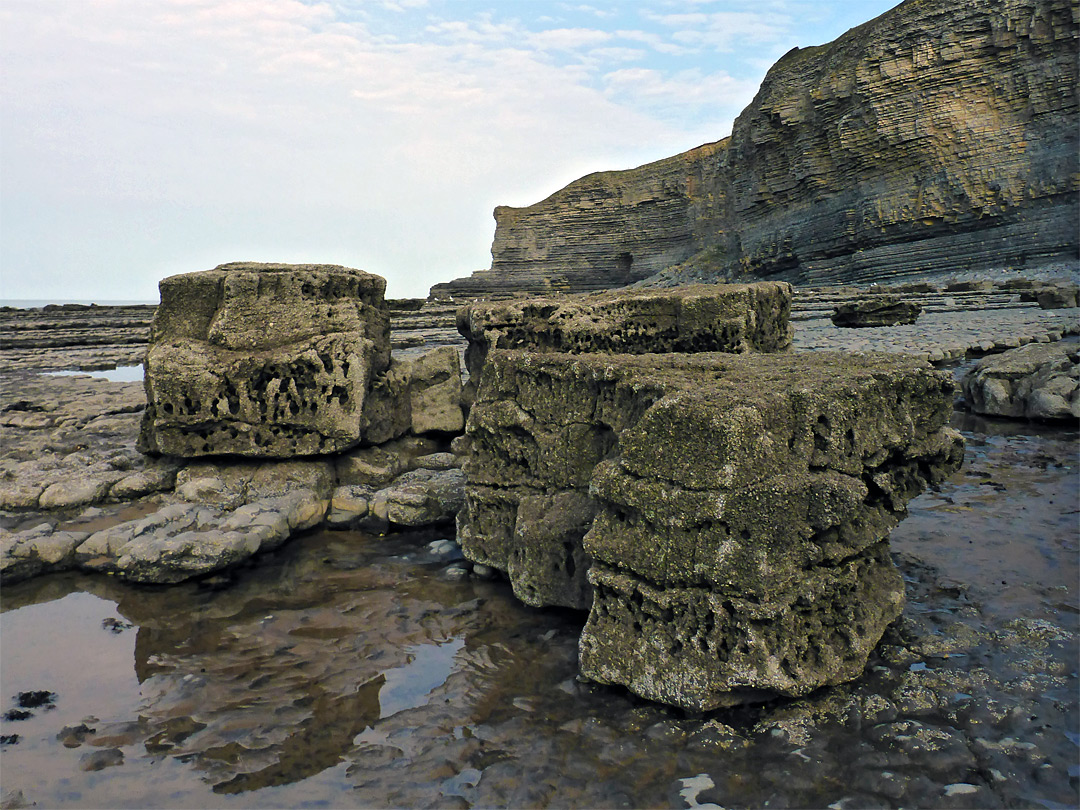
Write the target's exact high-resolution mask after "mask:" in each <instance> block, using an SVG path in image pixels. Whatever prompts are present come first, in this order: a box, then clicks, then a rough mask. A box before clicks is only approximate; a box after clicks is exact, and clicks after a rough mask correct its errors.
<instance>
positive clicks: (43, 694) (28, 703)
mask: <svg viewBox="0 0 1080 810" xmlns="http://www.w3.org/2000/svg"><path fill="white" fill-rule="evenodd" d="M15 700H16V701H17V702H18V704H19V706H20V707H21V708H23V709H40V708H42V707H44V708H47V709H51V708H53V706H54V704H55V703H56V692H49V691H48V690H46V689H37V690H32V691H30V692H19V694H18V695H16V696H15Z"/></svg>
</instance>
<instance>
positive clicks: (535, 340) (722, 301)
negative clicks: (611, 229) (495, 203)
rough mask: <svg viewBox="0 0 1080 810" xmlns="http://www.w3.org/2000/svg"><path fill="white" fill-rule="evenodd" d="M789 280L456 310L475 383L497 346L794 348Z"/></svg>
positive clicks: (625, 350)
mask: <svg viewBox="0 0 1080 810" xmlns="http://www.w3.org/2000/svg"><path fill="white" fill-rule="evenodd" d="M791 295H792V291H791V285H790V284H786V283H784V282H760V283H757V284H727V285H697V286H691V287H683V288H678V289H670V290H619V291H617V292H603V293H595V294H592V295H576V296H565V297H557V298H520V299H515V300H512V301H506V302H501V303H481V302H477V303H472V304H468V305H466V306H463V307H462V308H461V309H459V310H458V316H457V325H458V331H459V332H460V333H461V334H462V335H463V336H465V338H466V339H467V340H468V341H469V347H468V349H466V352H465V365H466V367H467V369H468V371H469V375H470V380H471V383H472V387H473V388H475V381H476V380H478V379H479V378H480V372H481V369H482V368H483V365H484V360H485V358H486V357H487V355H488V353H489V352H490V351H491V350H492V349H528V350H530V351H534V352H567V353H571V354H580V353H584V352H611V353H621V354H644V353H647V352H744V351H761V352H775V351H780V350H782V349H786V348H787V347H788V346H790V345H791V337H792V328H791V325H790V323H789V318H790V315H791Z"/></svg>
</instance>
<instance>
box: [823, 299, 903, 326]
mask: <svg viewBox="0 0 1080 810" xmlns="http://www.w3.org/2000/svg"><path fill="white" fill-rule="evenodd" d="M920 314H922V307H921V306H920V305H919V304H918V303H917V302H915V301H906V300H904V299H903V298H901V297H900V296H898V295H869V296H866V297H865V298H859V299H857V300H855V301H848V302H846V303H843V304H840V305H839V306H838V307H837V308H836V309H835V310H834V311H833V314H832V322H833V325H834V326H846V327H853V328H859V327H868V326H897V325H899V324H906V323H915V321H917V320H918V319H919V315H920Z"/></svg>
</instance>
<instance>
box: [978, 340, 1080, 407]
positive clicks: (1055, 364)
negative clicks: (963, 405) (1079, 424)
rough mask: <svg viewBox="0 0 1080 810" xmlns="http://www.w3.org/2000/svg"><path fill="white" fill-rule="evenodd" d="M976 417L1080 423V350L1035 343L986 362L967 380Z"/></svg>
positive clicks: (1079, 348)
mask: <svg viewBox="0 0 1080 810" xmlns="http://www.w3.org/2000/svg"><path fill="white" fill-rule="evenodd" d="M962 384H963V390H964V399H965V401H966V402H967V404H968V406H969V407H970V408H971V409H972V410H973V411H975V412H976V413H981V414H986V415H988V416H1008V417H1014V418H1026V419H1040V420H1047V421H1055V420H1075V419H1080V346H1078V345H1077V344H1060V343H1058V344H1046V343H1030V344H1028V345H1027V346H1023V347H1021V348H1018V349H1013V350H1012V351H1008V352H1005V353H1004V354H1001V355H997V356H992V357H984V358H983V359H982V360H980V361H979V362H978V363H977V364H976V365H975V367H974V368H972V369H971V370H970V371H969V372H968V373H967V374H966V375H965V376H964V379H963V383H962Z"/></svg>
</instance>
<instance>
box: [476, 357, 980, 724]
mask: <svg viewBox="0 0 1080 810" xmlns="http://www.w3.org/2000/svg"><path fill="white" fill-rule="evenodd" d="M952 388H953V385H952V382H951V380H950V379H949V378H948V377H947V375H944V374H941V373H939V372H935V371H933V370H932V369H931V368H930V367H929V366H927V365H926V364H923V363H920V362H918V361H915V360H904V359H900V358H896V357H894V356H886V355H858V354H844V355H834V354H825V353H818V354H814V355H755V354H747V355H725V354H712V353H702V354H696V355H685V354H676V355H642V356H627V355H619V356H605V355H582V356H576V357H575V356H568V355H557V354H543V355H538V354H531V353H526V352H513V351H510V352H508V351H495V352H493V353H492V355H491V357H490V358H489V362H488V364H487V366H486V367H485V370H484V376H483V381H482V383H481V386H480V389H479V393H478V398H477V402H476V404H475V406H474V408H473V411H472V413H471V414H470V417H469V423H468V426H467V435H468V437H469V441H470V455H469V457H468V458H467V460H466V463H465V472H466V477H467V486H466V505H465V508H464V509H463V511H462V512H461V513H459V516H458V521H459V522H458V527H459V533H458V536H459V540H460V542H461V545H462V550H463V551H464V553H465V554H466V556H467V557H469V558H470V559H472V560H474V561H476V562H480V563H484V564H486V565H490V566H493V567H496V568H499V569H502V570H504V571H506V572H507V573H508V575H509V577H510V580H511V582H512V584H513V587H514V591H515V593H516V594H518V596H519V597H521V598H522V599H523V600H524V601H526V602H528V603H530V604H535V605H543V604H557V605H569V606H575V607H589V608H590V614H589V620H588V623H587V625H586V627H585V630H584V631H583V634H582V638H581V668H582V673H583V674H584V675H585V676H587V677H590V678H592V679H594V680H597V681H600V682H603V683H617V684H622V685H624V686H627V687H628V688H629V689H631V690H632V691H634V692H636V693H637V694H639V695H642V696H644V697H647V698H649V699H652V700H659V701H663V702H667V703H673V704H676V705H680V706H685V707H688V708H695V709H709V708H714V707H716V706H720V705H728V704H732V703H737V702H741V701H743V700H745V699H747V698H748V697H753V696H760V695H763V694H775V693H780V694H787V695H796V694H804V693H806V692H809V691H811V690H812V689H815V688H817V687H819V686H822V685H825V684H831V683H838V682H841V681H844V680H848V679H850V678H852V677H855V676H856V675H857V674H858V673H859V672H861V670H862V668H863V666H864V665H865V662H866V658H867V656H868V654H869V652H870V650H871V649H872V647H873V646H874V644H875V643H876V642H877V640H878V639H879V638H880V636H881V634H882V632H883V631H884V629H885V627H886V626H887V625H888V624H889V622H891V621H892V620H893V619H895V618H896V616H897V615H899V612H900V610H901V608H902V605H903V583H902V581H901V579H900V577H899V575H898V574H897V573H896V571H895V569H894V568H893V566H892V563H891V561H890V558H889V555H888V550H887V537H888V533H889V531H890V530H891V529H892V528H893V527H894V526H895V525H896V523H897V522H898V521H899V520H900V519H901V518H902V517H903V516H904V514H905V505H906V503H907V502H908V500H909V499H910V498H912V497H914V496H915V495H916V494H918V493H919V492H920V491H921V490H922V489H923V488H924V487H925V486H926V485H927V484H928V483H933V482H936V481H938V480H941V478H942V477H944V476H945V475H947V474H948V473H949V472H951V471H952V470H954V469H956V468H957V467H958V466H959V464H960V460H961V458H962V454H963V444H962V440H961V439H960V437H959V435H958V434H956V433H955V432H954V431H951V430H950V429H948V428H946V427H944V425H945V420H946V418H947V416H948V413H949V411H950V409H951V402H952V398H951V392H952ZM586 485H587V486H588V489H585V486H586ZM583 528H587V530H588V531H587V533H586V534H585V535H584V539H583V540H581V539H579V538H580V537H581V533H582V529H583Z"/></svg>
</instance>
